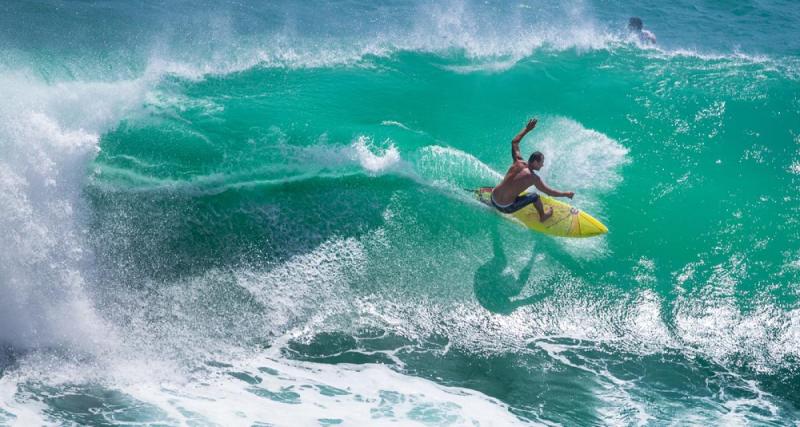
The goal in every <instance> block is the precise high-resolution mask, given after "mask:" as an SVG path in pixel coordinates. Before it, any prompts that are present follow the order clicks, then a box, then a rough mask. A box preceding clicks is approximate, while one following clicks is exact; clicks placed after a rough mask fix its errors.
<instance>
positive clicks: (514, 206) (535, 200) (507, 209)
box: [494, 193, 543, 216]
mask: <svg viewBox="0 0 800 427" xmlns="http://www.w3.org/2000/svg"><path fill="white" fill-rule="evenodd" d="M530 204H533V206H535V207H536V210H537V211H539V216H542V214H543V212H542V200H541V199H540V198H539V195H538V194H536V193H530V194H526V195H524V196H517V198H516V200H514V203H511V204H510V205H508V206H502V207H501V206H498V205H497V204H495V205H494V207H496V208H497V210H499V211H500V212H503V213H507V214H510V213H514V212H516V211H518V210H520V209H522V208H524V207H525V206H528V205H530Z"/></svg>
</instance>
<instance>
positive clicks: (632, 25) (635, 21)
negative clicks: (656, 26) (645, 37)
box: [628, 16, 643, 31]
mask: <svg viewBox="0 0 800 427" xmlns="http://www.w3.org/2000/svg"><path fill="white" fill-rule="evenodd" d="M642 26H643V24H642V18H637V17H635V16H634V17H632V18H631V19H630V20H628V29H630V30H634V31H641V30H642Z"/></svg>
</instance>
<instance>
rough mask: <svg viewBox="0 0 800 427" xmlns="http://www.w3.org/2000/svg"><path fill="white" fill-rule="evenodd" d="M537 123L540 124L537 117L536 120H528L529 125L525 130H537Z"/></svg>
mask: <svg viewBox="0 0 800 427" xmlns="http://www.w3.org/2000/svg"><path fill="white" fill-rule="evenodd" d="M537 122H538V120H537V119H536V117H534V118H532V119H530V120H528V124H527V125H525V130H527V131H531V130H533V128H535V127H536V123H537Z"/></svg>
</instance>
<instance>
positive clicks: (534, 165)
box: [528, 151, 544, 171]
mask: <svg viewBox="0 0 800 427" xmlns="http://www.w3.org/2000/svg"><path fill="white" fill-rule="evenodd" d="M542 166H544V154H542V152H541V151H534V152H533V154H531V156H530V157H528V169H530V170H534V171H538V170H539V169H541V168H542Z"/></svg>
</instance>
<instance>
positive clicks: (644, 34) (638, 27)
mask: <svg viewBox="0 0 800 427" xmlns="http://www.w3.org/2000/svg"><path fill="white" fill-rule="evenodd" d="M628 31H630V32H631V34H634V35H636V37H638V38H639V42H641V43H647V44H656V35H655V34H653V33H652V32H651V31H647V30H645V29H644V24H643V23H642V18H637V17H635V16H634V17H632V18H631V19H629V20H628Z"/></svg>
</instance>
